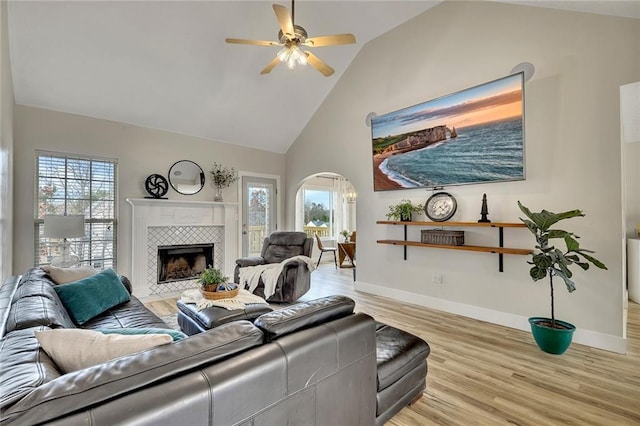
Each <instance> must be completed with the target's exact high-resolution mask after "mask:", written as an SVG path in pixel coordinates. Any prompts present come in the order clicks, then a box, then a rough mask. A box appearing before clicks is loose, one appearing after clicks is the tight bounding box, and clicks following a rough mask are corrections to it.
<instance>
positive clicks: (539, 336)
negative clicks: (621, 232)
mask: <svg viewBox="0 0 640 426" xmlns="http://www.w3.org/2000/svg"><path fill="white" fill-rule="evenodd" d="M518 207H520V210H521V211H522V213H524V214H525V215H526V216H527V218H528V219H522V218H520V220H521V221H522V222H524V224H525V225H527V228H528V229H529V231H531V233H532V234H533V235H534V236H535V239H536V246H535V250H534V251H532V253H531V261H530V262H527V263H529V264H530V265H533V266H532V267H531V269H530V271H529V275H530V276H531V279H533V281H539V280H541V279H544V278H546V277H547V276H548V277H549V287H550V290H551V318H544V317H531V318H529V324H530V325H531V332H532V333H533V338H534V339H535V341H536V343H537V344H538V347H540V349H542V350H543V351H544V352H547V353H551V354H557V355H559V354H562V353H564V352H565V351H566V350H567V349H568V348H569V345H571V339H572V337H573V332H574V331H575V329H576V327H575V326H574V325H573V324H571V323H568V322H566V321H561V320H557V319H556V317H555V312H554V308H555V306H554V294H553V277H560V278H561V279H562V280H563V281H564V284H565V285H566V287H567V290H568V291H569V293H571V292H573V291H574V290H575V289H576V287H575V284H574V282H573V281H572V280H571V278H572V276H573V274H572V272H571V271H570V270H569V266H570V265H574V264H575V265H578V266H579V267H580V268H582V269H583V270H585V271H586V270H588V269H589V263H592V264H593V265H595V266H596V267H598V268H600V269H607V267H606V266H605V265H604V263H602V262H600V261H599V260H598V259H596V258H594V257H593V256H591V255H589V254H587V253H593V251H591V250H587V249H584V248H581V247H580V244H579V243H578V241H577V239H578V238H580V237H578V236H577V235H576V234H574V233H572V232H568V231H564V230H561V229H551V226H552V225H554V224H555V223H557V222H559V221H561V220H565V219H571V218H574V217H578V216H584V213H582V211H581V210H570V211H566V212H562V213H552V212H550V211H547V210H542V211H541V212H539V213H534V212H531V211H530V210H529V209H528V208H527V207H525V206H524V205H522V204H521V203H520V201H518ZM554 239H561V240H564V243H565V246H566V251H562V250H561V249H559V248H556V247H555V246H554V245H552V244H551V243H552V241H551V240H554Z"/></svg>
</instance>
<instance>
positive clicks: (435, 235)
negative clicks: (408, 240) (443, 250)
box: [420, 229, 464, 246]
mask: <svg viewBox="0 0 640 426" xmlns="http://www.w3.org/2000/svg"><path fill="white" fill-rule="evenodd" d="M420 235H421V242H422V243H423V244H439V245H446V246H462V245H464V231H449V230H445V229H423V230H421V231H420Z"/></svg>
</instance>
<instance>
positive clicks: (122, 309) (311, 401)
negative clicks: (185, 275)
mask: <svg viewBox="0 0 640 426" xmlns="http://www.w3.org/2000/svg"><path fill="white" fill-rule="evenodd" d="M53 285H54V283H53V282H52V281H51V279H50V278H49V276H48V275H46V274H45V273H44V272H43V271H42V270H40V269H38V268H36V269H31V270H29V271H27V272H26V273H25V274H24V275H23V276H21V277H13V278H11V279H8V280H6V281H5V282H4V284H3V285H2V287H0V336H1V339H0V360H1V363H2V367H1V369H0V423H1V424H3V425H5V424H6V425H9V424H20V425H26V424H29V425H31V424H42V423H46V424H54V425H75V424H84V425H86V424H90V425H114V424H125V423H127V424H132V423H135V424H139V425H147V424H148V425H275V424H279V425H280V424H317V425H320V424H326V425H373V424H375V423H376V380H377V379H376V323H375V321H374V320H373V319H372V318H371V317H369V316H368V315H365V314H362V313H353V301H351V300H350V299H348V298H346V297H341V296H334V297H333V298H327V299H324V300H323V301H322V303H321V306H313V307H312V308H311V311H309V310H305V309H306V308H305V309H303V310H301V311H299V312H298V313H297V314H295V315H293V316H282V317H281V318H278V317H277V314H276V315H275V316H271V317H268V318H266V319H264V320H263V321H262V323H261V324H262V325H261V327H265V328H264V329H261V328H258V327H256V325H254V324H252V323H250V322H248V321H236V322H233V323H229V324H225V325H222V326H220V327H217V328H215V329H213V330H210V331H206V332H203V333H199V334H197V335H194V336H191V337H189V338H186V339H184V340H181V341H179V342H175V343H173V344H168V345H163V346H160V347H157V348H155V349H151V350H147V351H144V352H139V353H137V354H133V355H129V356H125V357H122V358H118V359H115V360H112V361H109V362H106V363H103V364H99V365H95V366H93V367H89V368H85V369H83V370H79V371H74V372H71V373H68V374H61V373H60V371H59V370H58V369H57V367H56V365H55V363H54V362H53V361H52V360H51V359H50V358H49V357H48V356H47V354H46V353H45V352H44V351H43V350H42V349H41V348H40V345H39V344H38V341H37V340H36V338H35V337H34V331H36V330H46V329H50V328H69V327H76V326H75V325H74V324H73V322H72V321H71V320H70V319H69V316H68V314H67V312H66V311H65V309H64V307H63V305H62V303H61V302H60V300H59V298H58V296H57V294H56V292H55V291H53V290H52V286H53ZM256 324H257V323H256ZM104 327H111V328H112V327H125V328H130V327H164V328H168V326H167V325H166V324H164V323H163V322H162V321H161V320H160V319H159V318H158V317H157V316H155V315H154V314H153V313H151V312H150V311H149V310H148V309H147V308H146V307H145V306H144V305H143V304H142V303H141V302H140V301H139V300H138V299H136V298H135V297H134V296H131V300H130V301H129V302H126V303H124V304H121V305H118V306H116V307H115V308H112V309H110V310H109V311H107V312H105V313H103V314H101V315H100V316H98V317H96V318H94V319H92V320H90V321H89V322H88V323H86V324H84V325H83V328H87V329H95V328H104ZM425 373H426V368H425ZM423 386H424V385H423Z"/></svg>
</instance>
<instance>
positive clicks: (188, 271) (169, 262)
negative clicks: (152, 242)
mask: <svg viewBox="0 0 640 426" xmlns="http://www.w3.org/2000/svg"><path fill="white" fill-rule="evenodd" d="M213 249H214V244H182V245H170V246H158V281H157V283H158V284H163V283H168V282H174V281H185V280H192V279H194V278H197V277H199V276H200V273H202V271H204V270H205V269H206V268H207V266H208V265H213Z"/></svg>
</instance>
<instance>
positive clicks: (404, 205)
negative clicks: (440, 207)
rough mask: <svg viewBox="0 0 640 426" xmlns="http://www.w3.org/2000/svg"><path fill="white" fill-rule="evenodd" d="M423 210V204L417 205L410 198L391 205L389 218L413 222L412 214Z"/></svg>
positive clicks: (420, 212)
mask: <svg viewBox="0 0 640 426" xmlns="http://www.w3.org/2000/svg"><path fill="white" fill-rule="evenodd" d="M422 211H423V208H422V206H419V205H415V204H413V203H412V202H411V201H409V200H401V201H400V202H399V203H398V204H393V205H390V206H389V213H387V219H393V220H399V221H402V222H411V216H412V214H413V213H418V214H422Z"/></svg>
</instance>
